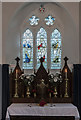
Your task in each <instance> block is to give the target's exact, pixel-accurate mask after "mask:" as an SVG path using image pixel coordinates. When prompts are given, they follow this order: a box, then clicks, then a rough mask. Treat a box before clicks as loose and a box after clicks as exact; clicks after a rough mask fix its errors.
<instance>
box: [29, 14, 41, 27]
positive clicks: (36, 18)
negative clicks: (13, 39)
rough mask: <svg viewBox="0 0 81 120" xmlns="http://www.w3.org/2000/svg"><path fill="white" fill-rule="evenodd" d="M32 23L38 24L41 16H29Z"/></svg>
mask: <svg viewBox="0 0 81 120" xmlns="http://www.w3.org/2000/svg"><path fill="white" fill-rule="evenodd" d="M29 21H30V25H38V21H39V18H38V17H36V16H35V15H33V16H32V17H31V18H29Z"/></svg>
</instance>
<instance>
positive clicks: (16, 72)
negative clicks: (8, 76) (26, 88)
mask: <svg viewBox="0 0 81 120" xmlns="http://www.w3.org/2000/svg"><path fill="white" fill-rule="evenodd" d="M17 77H18V70H16V79H17Z"/></svg>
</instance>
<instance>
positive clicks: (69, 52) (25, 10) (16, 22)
mask: <svg viewBox="0 0 81 120" xmlns="http://www.w3.org/2000/svg"><path fill="white" fill-rule="evenodd" d="M39 6H40V3H24V4H22V5H21V7H20V6H19V8H18V9H17V11H16V13H15V14H14V15H13V17H11V20H9V21H8V22H9V26H8V28H6V29H7V30H8V32H7V33H6V35H7V36H6V37H3V42H5V48H4V53H3V54H4V56H5V61H6V63H13V64H15V61H14V58H15V57H16V56H19V57H20V54H19V53H20V39H21V37H20V36H21V35H20V26H21V24H22V23H23V21H24V20H25V18H26V17H27V16H29V14H30V13H32V11H34V10H38V8H39ZM44 6H45V7H46V11H47V12H52V13H54V15H55V16H56V18H57V20H58V22H59V23H61V27H62V28H63V30H62V31H64V34H63V36H62V37H63V39H62V40H63V41H62V43H63V48H62V51H63V57H64V56H65V55H66V56H68V57H69V58H70V61H69V62H70V63H73V62H75V61H78V60H77V58H78V54H77V50H75V46H76V47H77V48H78V43H77V44H76V39H77V36H76V25H75V24H74V21H73V19H72V18H71V16H70V14H69V13H68V11H66V9H65V8H64V7H62V6H61V3H59V5H58V4H57V3H44ZM45 14H46V12H45ZM24 26H25V24H24ZM58 26H59V28H60V24H59V25H58ZM52 29H53V28H52ZM47 31H48V32H50V31H49V27H48V29H47ZM3 33H4V30H3ZM10 33H11V34H10ZM4 34H5V33H4ZM4 34H3V35H4ZM48 34H49V33H48ZM34 39H36V38H34ZM49 39H50V38H49ZM73 43H74V47H73ZM12 44H13V47H11V45H12ZM68 47H69V49H68ZM48 49H49V48H48ZM12 53H13V54H12ZM75 56H76V58H75Z"/></svg>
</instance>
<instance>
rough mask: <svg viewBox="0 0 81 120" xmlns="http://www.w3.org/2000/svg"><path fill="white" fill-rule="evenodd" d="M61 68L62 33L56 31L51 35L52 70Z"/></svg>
mask: <svg viewBox="0 0 81 120" xmlns="http://www.w3.org/2000/svg"><path fill="white" fill-rule="evenodd" d="M60 68H61V33H60V31H59V30H58V29H55V30H54V31H53V32H52V35H51V69H60Z"/></svg>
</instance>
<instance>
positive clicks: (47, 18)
mask: <svg viewBox="0 0 81 120" xmlns="http://www.w3.org/2000/svg"><path fill="white" fill-rule="evenodd" d="M45 21H46V25H53V24H54V21H55V18H54V17H52V16H51V15H48V17H46V18H45Z"/></svg>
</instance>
